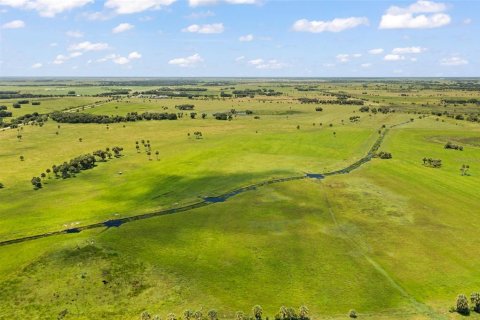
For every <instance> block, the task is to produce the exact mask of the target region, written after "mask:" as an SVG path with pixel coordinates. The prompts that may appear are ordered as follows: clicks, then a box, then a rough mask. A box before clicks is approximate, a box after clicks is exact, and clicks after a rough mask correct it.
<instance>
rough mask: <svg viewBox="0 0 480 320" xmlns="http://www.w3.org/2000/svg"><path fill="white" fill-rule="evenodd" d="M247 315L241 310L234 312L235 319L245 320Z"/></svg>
mask: <svg viewBox="0 0 480 320" xmlns="http://www.w3.org/2000/svg"><path fill="white" fill-rule="evenodd" d="M246 319H247V316H246V315H245V313H243V312H242V311H237V312H235V320H246Z"/></svg>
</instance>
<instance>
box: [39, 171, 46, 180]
mask: <svg viewBox="0 0 480 320" xmlns="http://www.w3.org/2000/svg"><path fill="white" fill-rule="evenodd" d="M46 176H47V175H46V174H45V173H43V172H42V174H40V177H42V180H43V179H45V177H46Z"/></svg>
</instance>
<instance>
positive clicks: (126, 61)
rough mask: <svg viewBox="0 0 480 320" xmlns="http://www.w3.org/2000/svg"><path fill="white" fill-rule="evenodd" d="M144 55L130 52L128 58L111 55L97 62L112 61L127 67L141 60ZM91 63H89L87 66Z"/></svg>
mask: <svg viewBox="0 0 480 320" xmlns="http://www.w3.org/2000/svg"><path fill="white" fill-rule="evenodd" d="M141 57H142V55H141V54H140V53H138V52H137V51H133V52H130V53H129V54H128V56H126V57H124V56H120V55H118V54H109V55H107V56H105V57H103V58H100V59H98V60H97V61H96V62H106V61H112V62H113V63H116V64H120V65H125V64H129V63H130V62H132V60H136V59H140V58H141ZM89 63H91V61H90V62H87V64H89Z"/></svg>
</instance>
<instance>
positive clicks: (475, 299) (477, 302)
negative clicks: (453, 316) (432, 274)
mask: <svg viewBox="0 0 480 320" xmlns="http://www.w3.org/2000/svg"><path fill="white" fill-rule="evenodd" d="M0 185H1V183H0ZM0 188H1V186H0ZM470 302H471V303H472V306H473V310H474V311H475V312H479V313H480V293H478V292H474V293H472V294H471V295H470Z"/></svg>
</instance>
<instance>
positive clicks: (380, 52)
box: [368, 48, 385, 54]
mask: <svg viewBox="0 0 480 320" xmlns="http://www.w3.org/2000/svg"><path fill="white" fill-rule="evenodd" d="M384 51H385V50H383V49H382V48H377V49H371V50H368V53H370V54H382V53H383V52H384Z"/></svg>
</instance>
